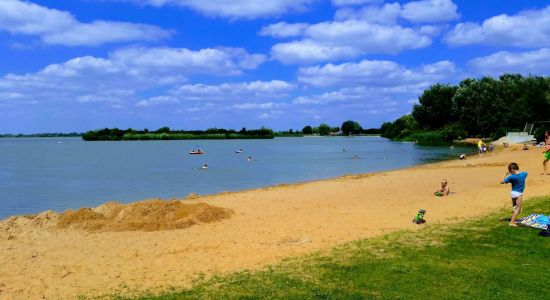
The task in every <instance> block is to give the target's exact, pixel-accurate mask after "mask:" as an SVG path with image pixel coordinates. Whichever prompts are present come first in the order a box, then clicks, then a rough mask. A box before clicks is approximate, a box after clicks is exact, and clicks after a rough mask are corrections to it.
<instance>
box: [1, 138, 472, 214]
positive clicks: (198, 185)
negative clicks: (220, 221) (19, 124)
mask: <svg viewBox="0 0 550 300" xmlns="http://www.w3.org/2000/svg"><path fill="white" fill-rule="evenodd" d="M197 146H200V147H201V148H202V149H203V150H205V151H206V154H205V155H188V154H187V152H188V151H189V150H190V149H192V148H196V147H197ZM239 148H242V149H244V152H243V153H241V154H236V153H235V150H237V149H239ZM343 149H346V151H343ZM461 151H466V150H464V149H456V150H455V151H450V150H449V149H448V148H446V147H422V146H418V145H416V144H412V143H396V142H390V141H388V140H386V139H383V138H379V137H352V138H349V137H331V138H276V139H273V140H220V141H202V140H201V141H142V142H139V141H136V142H84V141H82V140H81V139H80V138H13V139H12V138H4V139H0V219H2V218H5V217H7V216H10V215H18V214H32V213H37V212H40V211H43V210H47V209H53V210H56V211H63V210H65V209H68V208H80V207H93V206H97V205H99V204H101V203H103V202H106V201H109V200H117V201H121V202H129V201H135V200H141V199H145V198H153V197H154V198H156V197H158V198H171V197H178V198H181V197H184V196H186V195H188V194H189V193H192V192H193V193H197V194H212V193H217V192H221V191H237V190H241V189H248V188H257V187H262V186H267V185H274V184H280V183H292V182H300V181H309V180H314V179H322V178H330V177H336V176H340V175H344V174H357V173H367V172H374V171H381V170H390V169H396V168H402V167H407V166H412V165H417V164H422V163H427V162H432V161H437V160H442V159H448V158H451V157H452V158H455V157H457V156H458V153H459V152H461ZM249 155H251V156H252V157H253V160H252V161H250V162H248V161H247V157H248V156H249ZM353 155H358V156H359V157H360V159H358V160H353V159H352V157H353ZM204 164H208V170H201V166H202V165H204Z"/></svg>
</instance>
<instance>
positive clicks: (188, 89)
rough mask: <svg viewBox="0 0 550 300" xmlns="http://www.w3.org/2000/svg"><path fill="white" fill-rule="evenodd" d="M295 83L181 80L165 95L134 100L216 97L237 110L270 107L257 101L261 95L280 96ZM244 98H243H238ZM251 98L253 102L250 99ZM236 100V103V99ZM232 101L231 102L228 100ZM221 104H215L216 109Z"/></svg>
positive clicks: (147, 103)
mask: <svg viewBox="0 0 550 300" xmlns="http://www.w3.org/2000/svg"><path fill="white" fill-rule="evenodd" d="M294 89H295V86H294V85H293V84H290V83H288V82H286V81H281V80H271V81H251V82H239V83H222V84H218V85H207V84H184V85H181V86H178V87H175V88H172V89H171V90H170V91H168V93H167V95H164V96H157V97H152V98H149V99H147V100H142V101H140V102H138V104H137V105H138V106H151V105H157V104H166V103H179V104H181V103H184V102H188V101H197V102H204V101H210V102H212V101H216V102H223V103H222V104H220V105H224V106H226V107H231V108H235V109H239V110H243V109H268V108H274V107H275V104H274V103H272V102H267V103H259V102H258V101H262V100H265V99H280V98H283V97H286V96H287V93H288V92H290V91H292V90H294ZM242 101H246V102H244V103H243V102H242ZM251 101H255V102H251ZM236 102H237V103H236ZM231 103H233V104H231ZM220 107H222V106H216V108H217V109H219V108H220Z"/></svg>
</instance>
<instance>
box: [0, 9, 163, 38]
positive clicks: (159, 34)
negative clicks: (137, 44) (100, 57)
mask: <svg viewBox="0 0 550 300" xmlns="http://www.w3.org/2000/svg"><path fill="white" fill-rule="evenodd" d="M0 30H5V31H7V32H10V33H12V34H25V35H35V36H38V37H40V39H41V40H42V41H43V42H44V43H47V44H57V45H66V46H78V45H80V46H97V45H101V44H105V43H112V42H130V41H156V40H160V39H165V38H168V37H170V32H168V31H166V30H164V29H161V28H159V27H157V26H152V25H146V24H138V23H126V22H114V21H103V20H97V21H93V22H91V23H81V22H79V21H78V20H77V19H76V18H75V17H74V16H73V15H71V14H70V13H68V12H64V11H60V10H56V9H50V8H47V7H43V6H39V5H37V4H34V3H31V2H26V1H25V2H24V1H19V0H2V1H0Z"/></svg>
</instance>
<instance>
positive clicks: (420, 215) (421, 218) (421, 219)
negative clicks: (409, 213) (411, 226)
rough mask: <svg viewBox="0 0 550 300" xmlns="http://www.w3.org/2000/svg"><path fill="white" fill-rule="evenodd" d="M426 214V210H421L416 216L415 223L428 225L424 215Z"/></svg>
mask: <svg viewBox="0 0 550 300" xmlns="http://www.w3.org/2000/svg"><path fill="white" fill-rule="evenodd" d="M425 214H426V210H425V209H421V210H419V211H418V213H417V214H416V216H415V217H414V219H413V223H415V224H418V225H420V224H424V223H426V220H424V215H425Z"/></svg>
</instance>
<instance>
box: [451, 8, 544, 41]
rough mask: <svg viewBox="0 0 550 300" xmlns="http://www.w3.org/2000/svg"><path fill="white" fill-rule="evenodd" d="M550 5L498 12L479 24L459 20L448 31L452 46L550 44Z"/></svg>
mask: <svg viewBox="0 0 550 300" xmlns="http://www.w3.org/2000/svg"><path fill="white" fill-rule="evenodd" d="M548 24H550V6H547V7H546V8H543V9H540V10H528V11H522V12H520V13H518V14H516V15H513V16H509V15H505V14H502V15H498V16H494V17H491V18H489V19H487V20H485V21H483V23H482V24H481V25H480V24H478V23H471V22H469V23H460V24H457V25H456V26H455V27H454V29H453V30H452V31H451V32H449V33H448V34H447V36H446V37H445V41H446V42H447V43H448V44H449V45H453V46H463V45H471V44H485V45H491V46H514V47H521V48H538V47H550V26H549V25H548Z"/></svg>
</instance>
